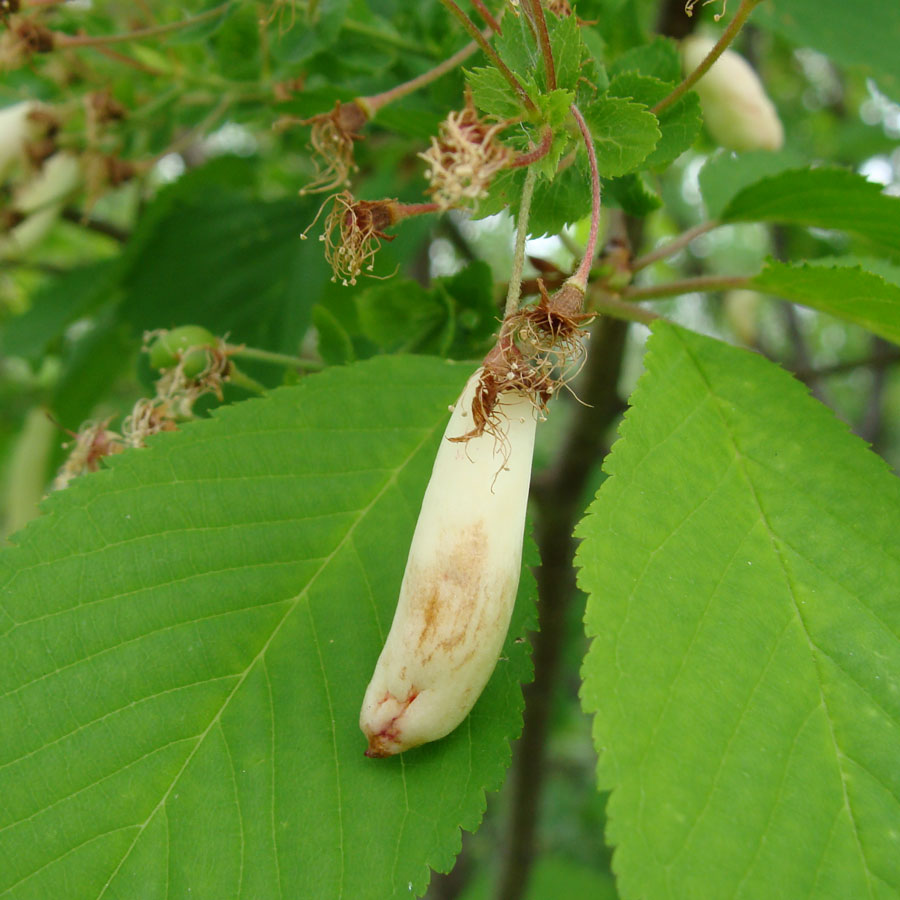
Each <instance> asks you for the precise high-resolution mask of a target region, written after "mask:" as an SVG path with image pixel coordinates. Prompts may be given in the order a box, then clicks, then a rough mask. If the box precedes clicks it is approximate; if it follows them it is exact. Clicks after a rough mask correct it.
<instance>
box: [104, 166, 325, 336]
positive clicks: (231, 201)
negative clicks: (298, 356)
mask: <svg viewBox="0 0 900 900" xmlns="http://www.w3.org/2000/svg"><path fill="white" fill-rule="evenodd" d="M201 171H202V170H201ZM211 188H212V189H211ZM320 202H321V201H319V200H317V199H304V200H302V201H298V200H296V199H293V198H288V199H283V200H277V201H262V200H255V199H252V198H249V197H246V196H244V193H243V192H240V191H235V190H234V189H229V188H226V187H224V186H223V185H221V184H215V183H214V182H213V183H212V184H210V183H209V182H206V181H204V180H202V179H196V180H194V181H193V182H190V183H189V184H186V185H179V184H178V183H177V182H176V184H175V185H173V187H172V190H171V191H169V192H166V193H162V194H160V195H159V197H158V198H157V199H156V200H155V201H154V207H153V209H150V210H148V211H147V213H146V214H145V216H144V218H143V219H142V220H141V224H140V226H139V227H138V229H137V230H136V231H135V234H134V235H133V237H132V240H131V242H130V244H129V245H128V247H127V248H126V250H125V253H126V259H125V261H124V265H125V266H126V269H125V273H124V276H123V290H124V294H125V296H124V299H123V301H122V304H121V307H120V309H121V315H122V317H123V318H124V319H126V320H127V321H129V322H130V323H131V325H132V327H133V328H134V329H135V331H137V332H138V333H140V332H142V331H144V330H145V329H152V328H170V327H172V326H173V325H178V324H183V323H185V322H195V323H197V324H199V325H203V326H204V327H206V328H209V329H210V330H211V331H213V332H214V333H216V334H224V333H225V332H227V331H230V332H231V335H232V337H233V339H234V340H236V341H244V342H246V343H250V344H254V345H255V346H260V347H266V348H269V349H272V350H280V351H284V352H286V353H292V352H295V351H296V349H297V346H298V344H299V342H300V340H301V339H302V338H303V335H304V334H305V332H306V329H307V327H308V326H309V321H310V310H311V308H312V305H313V304H314V303H315V301H316V299H317V295H318V292H319V291H321V289H322V288H323V287H324V285H325V283H326V282H327V281H328V278H329V276H330V272H329V270H328V266H327V265H326V263H325V260H324V257H323V254H322V246H321V244H320V243H319V242H318V241H316V240H309V241H305V242H304V241H300V240H299V235H300V233H301V232H302V231H303V229H304V228H305V227H306V226H307V225H309V223H310V222H311V221H312V220H313V218H314V217H315V215H316V210H317V208H318V205H319V203H320ZM251 301H252V302H251Z"/></svg>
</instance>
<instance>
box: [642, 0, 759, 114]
mask: <svg viewBox="0 0 900 900" xmlns="http://www.w3.org/2000/svg"><path fill="white" fill-rule="evenodd" d="M761 2H762V0H741V5H740V6H739V7H738V11H737V12H736V13H735V14H734V18H733V19H732V20H731V22H730V23H729V24H728V27H727V28H726V29H725V30H724V31H723V32H722V36H721V37H720V38H719V40H718V41H716V44H715V46H714V47H713V48H712V50H710V51H709V53H708V54H707V55H706V57H705V58H704V60H703V62H701V63H700V65H699V66H697V68H696V69H694V71H693V72H691V73H690V75H688V76H687V78H685V79H684V81H682V82H681V84H679V85H678V87H677V88H675V90H674V91H672V93H671V94H669V95H668V96H667V97H663V99H662V100H660V101H659V103H657V104H656V106H653V107H651V109H650V112H652V113H653V114H654V115H659V114H660V113H661V112H662V111H663V110H664V109H668V107H670V106H671V105H672V104H673V103H675V101H676V100H678V99H680V98H681V96H682V95H684V94H686V93H687V92H688V91H689V90H690V89H691V88H692V87H693V86H694V85H695V84H696V83H697V82H698V81H699V80H700V79H701V78H702V77H703V76H704V75H705V74H706V73H707V72H708V71H709V69H710V67H711V66H712V64H713V63H714V62H715V61H716V60H717V59H718V58H719V57H720V56H721V55H722V54H723V53H724V52H725V50H727V49H728V45H729V44H730V43H731V42H732V41H733V40H734V39H735V37H737V34H738V32H739V31H740V30H741V28H742V27H743V25H744V22H746V21H747V18H748V17H749V15H750V13H751V12H753V9H754V7H756V6H758V5H759V4H760V3H761Z"/></svg>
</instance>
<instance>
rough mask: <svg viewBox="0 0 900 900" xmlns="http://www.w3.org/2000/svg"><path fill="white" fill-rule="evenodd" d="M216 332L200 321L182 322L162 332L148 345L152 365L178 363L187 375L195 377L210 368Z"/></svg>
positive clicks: (168, 366) (158, 367) (163, 367)
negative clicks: (200, 323) (194, 323)
mask: <svg viewBox="0 0 900 900" xmlns="http://www.w3.org/2000/svg"><path fill="white" fill-rule="evenodd" d="M217 343H218V342H217V340H216V336H215V335H214V334H213V333H212V332H211V331H208V330H207V329H206V328H203V327H201V326H200V325H182V326H181V327H179V328H173V329H172V330H171V331H167V332H165V333H164V334H161V335H160V336H159V337H158V338H157V339H156V340H155V341H154V342H153V343H152V344H151V345H150V365H151V366H153V368H154V369H171V368H172V367H173V366H177V365H178V364H179V363H181V370H182V372H184V374H185V377H187V378H196V377H197V376H198V375H200V373H201V372H203V371H204V369H207V368H209V365H210V362H211V357H210V352H209V351H210V350H211V349H212V348H214V347H215V346H216V344H217Z"/></svg>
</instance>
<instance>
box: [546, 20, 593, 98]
mask: <svg viewBox="0 0 900 900" xmlns="http://www.w3.org/2000/svg"><path fill="white" fill-rule="evenodd" d="M547 31H548V32H549V33H550V46H551V48H552V50H553V65H554V67H555V69H556V86H557V87H558V88H560V89H562V90H569V91H574V90H575V88H576V87H577V85H578V78H579V73H580V71H581V62H582V60H583V59H584V57H585V56H586V55H587V48H586V47H585V46H584V42H583V41H582V39H581V28H579V26H578V19H577V18H576V17H575V16H574V15H572V16H563V17H562V18H559V19H558V18H557V17H556V16H554V15H553V14H552V13H551V14H549V15H548V16H547Z"/></svg>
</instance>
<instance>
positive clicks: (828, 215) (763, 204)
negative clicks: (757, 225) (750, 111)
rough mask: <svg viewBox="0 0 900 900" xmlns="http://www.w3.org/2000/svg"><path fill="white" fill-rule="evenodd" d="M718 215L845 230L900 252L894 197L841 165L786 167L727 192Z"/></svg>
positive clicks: (899, 205) (899, 207)
mask: <svg viewBox="0 0 900 900" xmlns="http://www.w3.org/2000/svg"><path fill="white" fill-rule="evenodd" d="M721 218H722V220H723V221H725V222H785V223H790V224H796V225H805V226H808V227H812V228H828V229H836V230H840V231H849V232H851V233H853V234H858V235H860V236H861V237H863V238H865V239H867V240H868V241H871V242H872V243H873V244H874V245H875V246H876V247H877V248H878V249H879V250H881V251H882V252H886V253H888V254H890V255H892V256H897V255H898V254H900V197H891V196H889V195H888V194H885V193H883V192H882V188H881V185H879V184H874V183H872V182H870V181H867V180H866V179H865V178H864V177H863V176H862V175H856V174H854V173H853V172H848V171H846V170H845V169H835V168H821V169H792V170H790V171H786V172H781V173H779V174H777V175H772V176H770V177H768V178H764V179H762V180H761V181H757V182H755V183H754V184H751V185H749V186H748V187H745V188H744V189H743V190H741V191H739V192H738V193H737V194H736V195H735V196H734V197H732V198H731V200H730V201H729V203H728V205H727V206H726V207H725V209H724V210H723V211H722V215H721Z"/></svg>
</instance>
